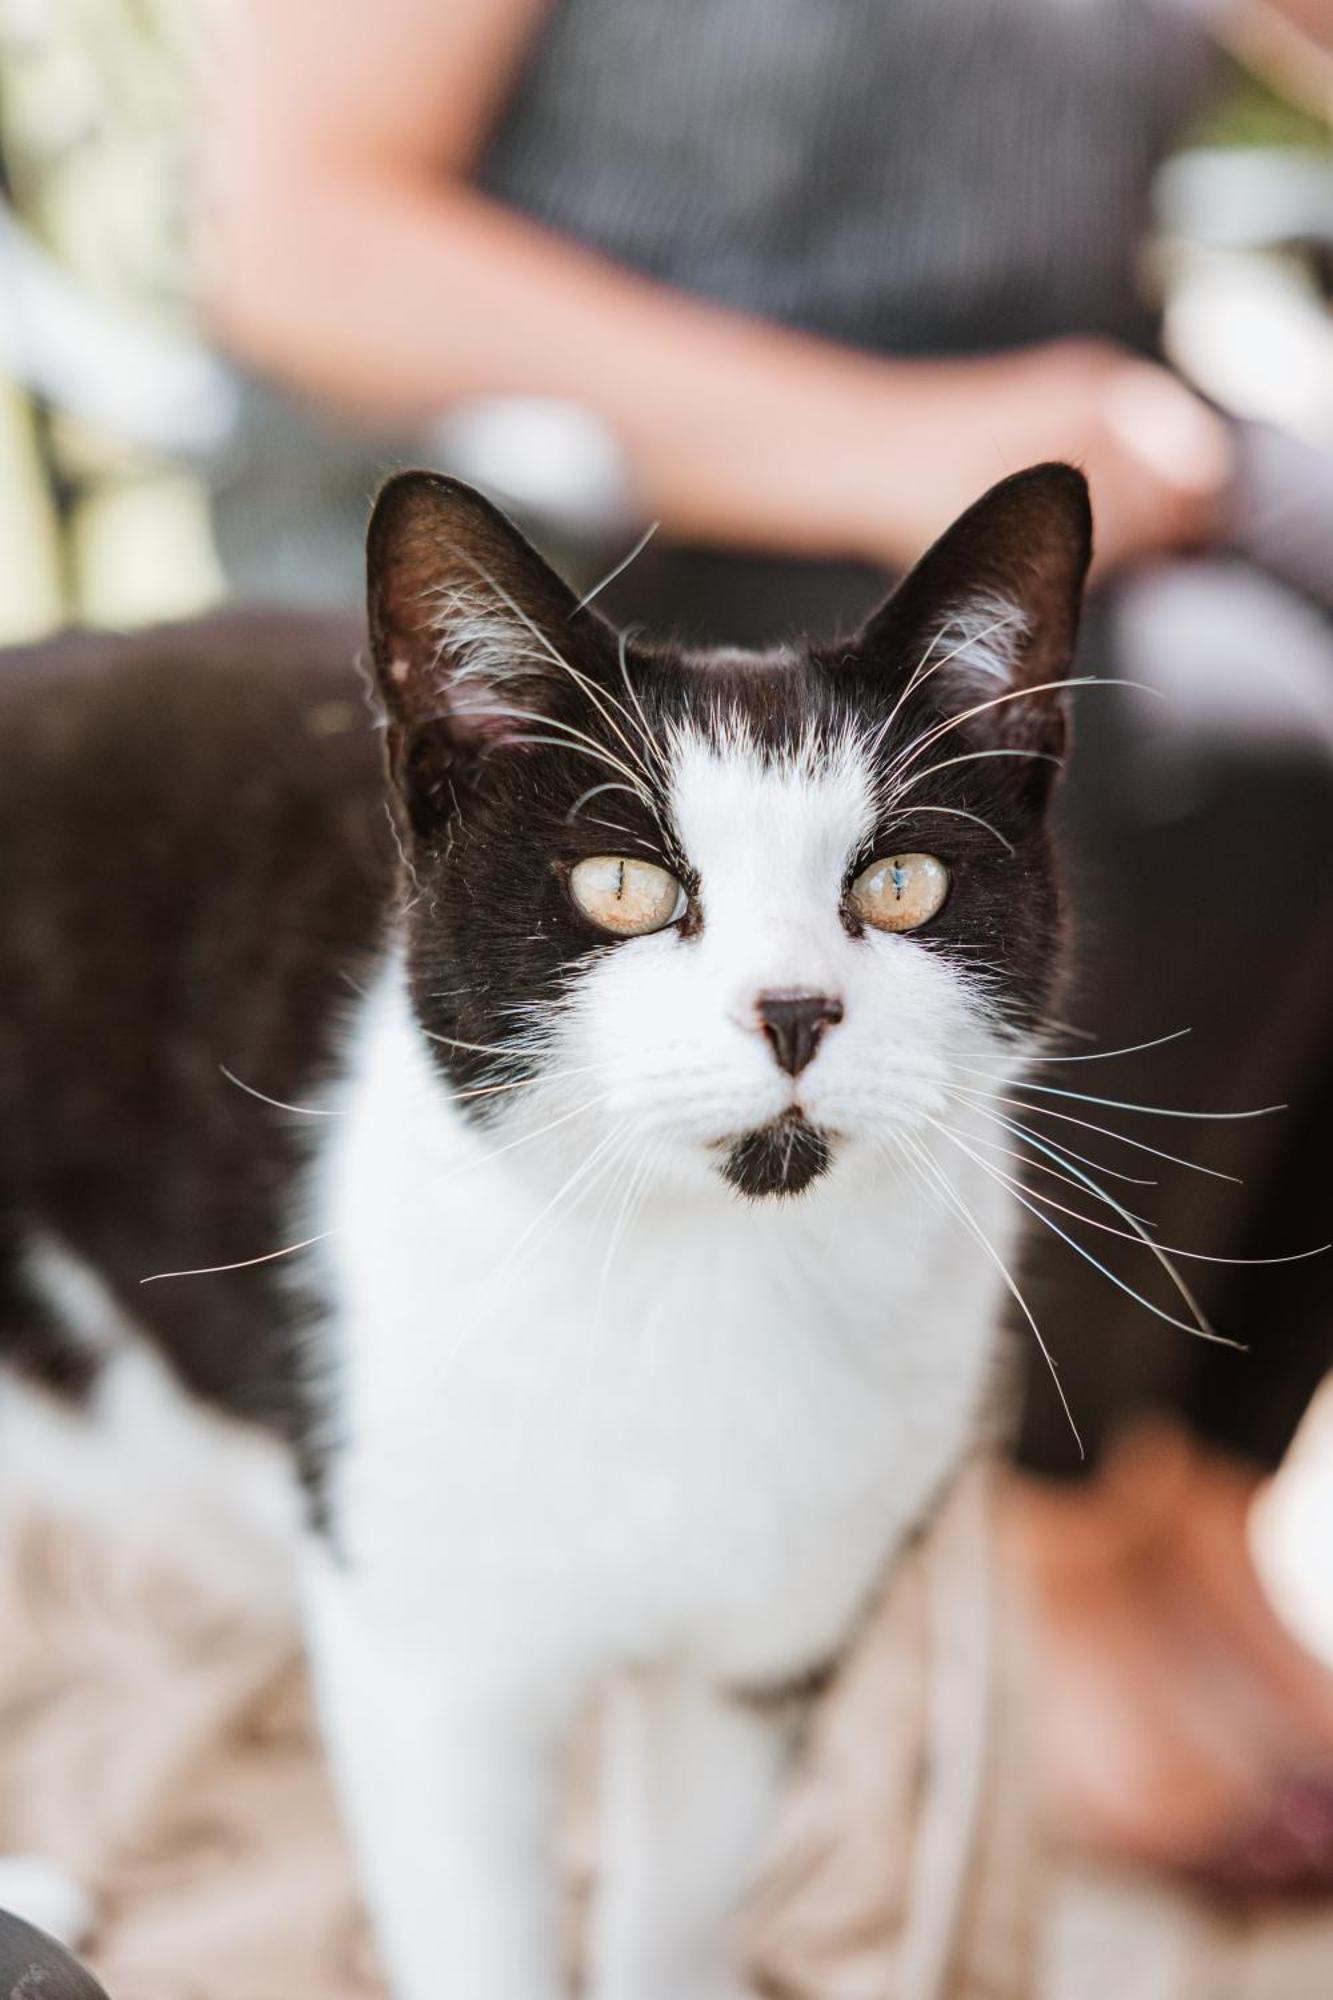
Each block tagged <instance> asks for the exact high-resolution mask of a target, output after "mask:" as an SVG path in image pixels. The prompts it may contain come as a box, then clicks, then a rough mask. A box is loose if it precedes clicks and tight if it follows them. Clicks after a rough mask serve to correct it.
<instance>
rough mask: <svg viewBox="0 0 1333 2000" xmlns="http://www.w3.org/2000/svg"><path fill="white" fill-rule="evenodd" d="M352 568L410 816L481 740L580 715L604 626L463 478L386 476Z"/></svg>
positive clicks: (484, 746) (489, 742)
mask: <svg viewBox="0 0 1333 2000" xmlns="http://www.w3.org/2000/svg"><path fill="white" fill-rule="evenodd" d="M366 570H367V578H366V581H367V601H368V614H369V624H370V644H371V652H372V655H373V658H374V663H375V672H376V676H377V678H378V681H379V688H380V694H381V697H382V699H383V702H384V708H385V714H386V718H387V724H388V739H389V742H388V747H389V765H390V770H391V773H392V775H393V777H394V779H395V781H396V782H397V783H398V785H399V787H400V789H401V790H402V791H403V793H404V794H405V796H406V798H407V803H408V806H409V810H410V811H412V813H413V815H414V816H415V815H416V812H417V809H418V808H420V809H421V810H422V812H424V813H425V815H426V816H427V817H429V815H430V811H431V801H432V799H433V798H436V799H438V798H439V797H440V796H441V795H442V793H443V792H444V791H445V790H446V789H447V786H446V783H445V781H446V779H448V778H451V777H454V776H456V775H457V774H458V773H459V771H460V769H461V768H462V767H464V766H467V765H469V764H475V763H476V762H477V760H478V759H479V758H480V757H481V756H482V755H483V754H485V753H489V752H493V751H495V750H500V749H514V750H518V749H521V748H522V747H523V745H524V743H525V742H531V741H532V740H533V738H534V737H535V738H541V736H542V735H543V732H544V730H545V728H546V725H547V724H548V723H550V722H551V721H553V720H555V719H557V718H563V719H564V720H565V721H566V722H569V723H574V722H576V721H583V720H584V718H583V716H582V715H581V714H580V711H581V710H583V709H586V707H587V704H588V699H589V696H588V689H589V687H590V686H591V685H592V684H593V682H594V681H595V678H596V675H597V673H598V671H599V668H600V665H601V656H602V654H603V653H604V651H605V649H606V645H607V634H608V627H607V626H606V625H605V623H604V621H603V620H602V619H601V618H599V617H598V616H597V614H596V613H595V612H593V611H588V610H584V609H582V608H581V607H580V605H579V602H578V600H577V599H576V597H575V596H574V593H573V591H572V590H570V588H569V586H568V585H567V584H565V583H563V582H562V581H561V579H560V578H559V577H558V576H557V575H556V573H555V571H554V570H553V569H551V567H550V566H549V564H548V563H546V562H545V561H544V560H543V559H542V557H541V556H540V555H538V553H537V551H536V549H534V548H533V546H532V544H531V543H530V542H529V541H528V540H527V538H526V537H525V536H524V535H522V534H521V533H520V532H519V530H518V529H517V528H516V527H515V526H514V524H513V522H512V521H510V520H508V519H507V518H506V516H505V515H504V514H502V513H501V512H500V510H499V508H498V507H493V506H492V505H491V503H490V501H489V500H486V499H484V498H483V496H482V495H481V494H480V493H477V492H475V491H474V490H473V488H472V487H470V486H465V485H464V484H463V482H462V481H461V480H458V479H448V478H446V477H444V476H443V475H442V474H438V473H431V472H404V473H400V474H399V475H398V477H397V478H395V479H391V480H390V481H389V483H388V485H387V486H385V487H384V489H383V491H382V492H381V493H380V496H379V498H378V500H377V501H376V503H375V510H374V513H373V514H372V516H371V521H370V528H369V532H368V534H367V538H366ZM584 726H586V722H585V724H584Z"/></svg>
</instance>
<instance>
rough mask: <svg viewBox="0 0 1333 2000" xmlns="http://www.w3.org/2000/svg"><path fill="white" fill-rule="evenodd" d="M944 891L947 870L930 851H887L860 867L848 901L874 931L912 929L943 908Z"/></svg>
mask: <svg viewBox="0 0 1333 2000" xmlns="http://www.w3.org/2000/svg"><path fill="white" fill-rule="evenodd" d="M948 893H949V871H948V869H947V868H946V867H945V865H944V863H943V862H942V861H937V860H936V859H935V856H934V855H933V854H888V855H885V857H884V858H883V860H881V861H872V862H871V864H870V866H869V867H868V868H863V869H862V871H861V873H860V874H859V875H858V876H857V878H856V880H855V881H854V882H853V884H852V887H851V898H850V900H851V905H852V908H853V909H854V910H855V911H856V914H857V916H858V917H860V918H862V919H863V920H864V922H866V923H868V924H873V925H874V926H875V929H876V930H877V931H915V930H920V928H921V926H922V924H925V923H929V921H930V919H931V918H932V917H933V916H935V915H936V913H937V912H938V911H939V910H941V909H943V907H944V899H945V897H946V896H947V895H948Z"/></svg>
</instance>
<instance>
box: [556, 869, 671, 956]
mask: <svg viewBox="0 0 1333 2000" xmlns="http://www.w3.org/2000/svg"><path fill="white" fill-rule="evenodd" d="M569 893H570V895H571V896H572V897H573V898H574V901H575V902H576V903H577V904H578V906H579V908H580V909H581V910H582V912H583V914H584V916H585V917H587V918H588V920H589V921H590V922H591V923H594V924H597V925H598V926H599V927H600V928H601V929H602V930H604V931H610V932H611V933H612V935H613V936H615V937H647V935H648V934H649V932H650V931H661V930H665V929H666V927H667V925H668V924H674V923H675V922H676V920H677V919H678V918H679V917H683V916H684V914H685V891H684V890H683V889H682V888H681V886H680V883H679V882H678V881H677V880H676V878H675V876H674V875H673V874H671V872H670V870H669V869H666V868H659V867H658V865H657V863H656V862H655V861H639V860H637V859H636V858H635V857H634V856H632V855H625V854H596V855H593V856H592V857H591V859H590V860H587V861H579V862H576V863H575V865H574V866H573V868H571V869H570V871H569Z"/></svg>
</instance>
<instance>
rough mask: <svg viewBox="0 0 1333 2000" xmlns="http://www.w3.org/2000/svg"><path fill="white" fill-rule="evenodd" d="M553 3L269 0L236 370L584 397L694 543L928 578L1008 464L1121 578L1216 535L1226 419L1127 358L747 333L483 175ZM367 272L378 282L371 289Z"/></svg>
mask: <svg viewBox="0 0 1333 2000" xmlns="http://www.w3.org/2000/svg"><path fill="white" fill-rule="evenodd" d="M540 11H541V8H540V5H539V4H538V0H451V4H450V5H449V6H447V7H441V6H438V5H436V4H435V0H381V4H379V5H377V6H376V7H374V8H369V9H368V8H365V7H363V6H361V5H360V4H359V0H326V4H325V5H324V7H323V8H322V9H321V14H320V32H319V34H318V36H312V35H311V33H310V16H309V10H308V8H306V7H304V6H302V5H301V4H300V0H243V4H241V5H240V6H238V8H237V9H236V10H235V20H234V23H233V33H232V38H231V44H230V49H229V52H228V58H227V61H226V62H225V63H223V64H221V65H218V66H217V68H216V73H215V81H214V90H215V97H214V99H213V101H212V102H211V103H210V105H209V106H208V107H207V110H208V115H207V116H206V117H205V120H204V132H205V141H204V154H203V162H202V167H203V182H202V187H203V194H202V196H201V202H200V210H201V214H202V215H203V217H204V220H205V224H206V227H205V228H204V229H203V230H202V232H201V240H202V242H203V243H204V244H205V246H206V249H205V256H204V266H205V289H206V293H207V296H208V298H209V300H210V302H211V310H212V314H213V318H214V321H215V324H216V327H217V329H218V331H219V333H220V335H221V336H222V338H223V339H224V341H225V342H226V344H227V345H229V346H230V347H231V348H232V349H233V351H235V352H237V353H238V354H240V355H241V356H243V357H244V358H247V359H249V360H250V361H251V362H252V363H253V364H254V365H255V366H257V367H259V368H260V369H262V370H264V371H265V372H268V373H271V374H273V375H276V376H278V377H280V378H282V377H285V378H287V379H289V380H291V381H293V382H296V383H299V384H300V385H301V386H302V387H303V388H305V389H306V390H308V391H313V392H314V393H316V394H319V395H323V396H325V397H327V398H329V399H330V400H331V401H332V402H334V403H336V404H338V405H340V406H342V407H343V408H345V409H349V410H360V411H362V412H364V413H365V414H366V415H367V416H368V417H372V418H378V419H380V420H391V421H393V422H395V423H403V422H406V423H414V422H423V421H426V420H428V419H430V418H431V417H433V416H435V415H437V414H438V413H439V412H440V411H441V410H442V409H444V408H445V407H446V406H448V405H449V404H450V403H452V402H455V401H457V400H458V399H460V398H464V397H467V396H471V395H477V394H488V395H490V394H503V393H525V394H533V393H536V394H542V395H553V396H563V397H570V398H573V399H574V400H576V401H579V402H581V403H583V404H584V405H585V406H588V407H591V408H592V409H594V410H595V411H596V412H597V413H598V414H599V415H600V416H602V417H603V418H604V419H605V420H606V421H607V422H608V424H609V425H610V426H611V428H612V430H613V431H614V432H615V434H616V435H617V436H618V437H619V438H620V440H621V441H622V443H623V445H624V447H625V449H626V450H627V452H628V454H629V459H630V464H631V467H632V470H633V475H634V478H635V480H636V481H637V485H638V488H639V494H640V498H641V500H642V503H643V506H644V508H645V510H646V511H647V512H649V513H650V514H653V515H656V516H658V517H660V518H661V519H662V520H663V521H664V522H665V524H666V525H667V527H668V528H669V530H670V531H671V532H672V533H674V534H678V535H680V536H683V537H692V538H697V539H699V540H703V541H712V542H718V543H723V544H732V545H737V544H740V545H750V546H757V547H764V548H768V549H774V550H780V551H792V552H800V553H804V554H815V555H820V554H824V555H844V556H847V555H850V556H860V557H865V558H869V559H871V560H877V561H880V562H887V563H888V564H890V565H891V566H894V567H900V566H902V565H903V564H905V563H906V562H908V561H910V560H911V559H912V558H913V557H915V556H916V555H917V554H919V553H920V550H921V549H922V547H923V546H924V545H925V544H926V543H927V542H928V541H929V540H930V539H931V537H932V536H933V535H934V534H935V532H936V531H937V530H938V529H939V528H940V527H942V526H943V525H944V524H945V523H946V522H947V521H948V520H949V519H951V518H952V517H953V515H954V514H955V513H956V512H957V511H958V510H959V509H960V508H961V507H963V506H965V505H966V504H967V502H968V501H969V500H970V499H971V498H972V497H973V496H974V495H975V494H977V493H978V492H980V491H982V490H983V489H984V488H985V487H986V486H988V485H989V484H990V483H991V482H992V481H993V480H994V479H996V478H998V477H1000V476H1001V475H1002V474H1003V473H1005V472H1007V471H1011V470H1014V469H1015V468H1017V467H1019V466H1022V465H1027V464H1031V463H1033V462H1035V461H1036V460H1039V459H1043V458H1052V457H1063V458H1068V459H1073V460H1075V461H1076V462H1078V463H1079V464H1081V465H1082V466H1083V467H1084V468H1085V469H1086V471H1087V472H1088V474H1089V477H1090V479H1091V481H1092V486H1093V492H1094V498H1095V502H1096V506H1097V519H1098V551H1099V561H1100V563H1101V565H1102V568H1103V569H1104V570H1111V569H1114V568H1116V567H1119V566H1121V565H1123V564H1125V563H1127V562H1131V561H1133V560H1134V559H1136V558H1139V557H1142V556H1146V555H1151V554H1153V553H1156V552H1158V551H1161V550H1163V549H1168V548H1176V547H1182V546H1186V545H1189V544H1191V543H1195V542H1198V541H1202V540H1206V539H1207V538H1208V537H1209V536H1210V534H1211V533H1212V532H1213V531H1214V530H1215V529H1216V527H1217V525H1218V523H1219V519H1220V516H1221V512H1222V509H1223V506H1224V498H1225V491H1226V485H1227V479H1228V475H1229V471H1230V450H1229V446H1228V441H1227V434H1226V431H1225V428H1224V426H1223V425H1222V424H1221V423H1220V422H1219V421H1218V420H1217V418H1216V417H1215V416H1214V415H1213V414H1212V413H1211V412H1210V411H1209V410H1207V409H1206V408H1205V406H1204V405H1203V404H1201V403H1200V402H1199V401H1198V400H1197V399H1196V398H1195V397H1194V396H1192V395H1191V394H1190V392H1189V391H1188V390H1187V389H1186V388H1184V387H1183V386H1182V385H1181V384H1180V383H1178V382H1177V381H1175V379H1174V378H1173V377H1172V376H1170V375H1169V374H1168V373H1167V372H1166V371H1165V370H1162V369H1158V368H1155V367H1152V366H1151V365H1149V364H1147V363H1145V362H1142V361H1140V360H1137V359H1135V358H1133V357H1131V356H1129V355H1127V354H1124V353H1122V352H1120V351H1118V350H1117V349H1116V348H1114V347H1113V346H1111V345H1109V344H1105V343H1100V342H1096V341H1087V340H1080V341H1062V342H1058V343H1055V344H1052V345H1049V346H1044V347H1040V348H1035V349H1030V350H1028V351H1025V352H1018V353H1014V354H1011V355H1007V356H1004V357H999V358H986V359H980V360H966V361H939V362H937V361H912V362H902V361H892V360H889V361H886V360H881V359H879V358H877V357H874V356H870V355H866V354H864V353H860V352H853V351H851V350H849V349H845V348H842V347H839V346H836V345H834V344H832V343H829V342H825V341H820V340H816V339H811V338H809V337H807V336H804V335H801V334H797V333H793V332H790V331H788V330H786V329H783V328H780V327H776V326H773V325H771V324H768V323H766V322H764V321H761V320H759V319H755V318H751V317H749V316H747V315H745V314H741V313H735V312H730V311H724V310H722V309H720V308H718V307H715V306H713V305H710V304H706V303H704V302H701V301H699V300H697V299H693V298H689V297H687V296H685V295H684V294H681V293H678V292H675V291H672V290H668V289H667V288H665V287H662V286H659V285H656V284H654V283H651V282H650V281H648V280H646V279H644V278H642V277H640V276H638V275H637V274H635V273H633V272H630V271H627V270H625V269H623V268H621V267H619V266H617V265H614V264H612V263H610V262H608V261H606V260H605V259H603V258H600V257H597V256H595V255H593V254H592V253H591V252H589V251H586V250H584V249H583V248H581V247H580V246H578V245H577V244H573V243H571V242H569V241H567V240H566V239H564V238H561V237H558V236H556V235H554V234H553V233H552V232H550V231H547V230H545V229H543V228H541V227H540V226H538V225H536V224H534V223H532V222H531V221H529V220H528V219H527V218H525V217H523V216H521V215H518V214H515V213H514V212H512V211H511V210H509V209H507V208H504V207H503V206H501V205H499V204H497V203H495V202H493V201H490V200H488V199H487V198H486V197H485V196H484V195H481V194H479V193H477V192H476V191H475V190H474V189H473V188H472V187H471V186H470V185H469V183H468V179H467V175H468V170H469V168H470V166H471V164H472V162H473V161H474V159H475V157H476V155H477V152H478V149H479V147H480V146H481V144H482V141H483V138H484V134H485V132H486V130H487V127H488V122H489V120H490V118H491V117H492V116H493V114H494V111H495V107H496V105H497V104H498V102H499V101H500V100H501V98H502V95H503V92H504V89H505V86H506V84H507V83H508V82H509V80H510V78H511V77H512V74H513V71H514V67H515V64H516V63H517V61H518V59H519V57H520V55H521V52H522V49H523V47H524V45H525V43H526V41H527V39H528V37H529V36H530V35H531V33H532V30H533V27H534V25H535V22H536V20H537V18H538V17H539V14H540ZM349 272H355V274H356V282H355V283H354V284H349V283H348V273H349Z"/></svg>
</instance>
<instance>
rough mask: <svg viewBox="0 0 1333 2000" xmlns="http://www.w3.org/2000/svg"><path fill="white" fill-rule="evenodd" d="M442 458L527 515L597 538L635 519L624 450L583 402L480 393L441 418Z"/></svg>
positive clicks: (433, 440) (438, 448)
mask: <svg viewBox="0 0 1333 2000" xmlns="http://www.w3.org/2000/svg"><path fill="white" fill-rule="evenodd" d="M429 445H430V449H431V453H432V456H433V457H434V459H435V460H436V462H437V463H438V464H440V465H442V466H445V467H447V468H448V470H449V471H450V472H454V473H457V474H458V476H459V478H460V479H466V480H467V481H469V483H470V484H471V485H473V486H479V487H481V488H482V490H483V491H484V492H486V493H490V494H492V495H493V496H494V498H495V499H497V500H498V501H499V502H500V503H501V504H502V505H503V506H505V507H507V508H509V509H510V510H511V511H512V512H513V513H516V514H518V515H520V516H526V517H529V518H531V517H536V518H537V519H538V520H545V521H551V522H558V523H559V524H560V527H561V529H562V530H563V532H564V533H565V534H567V535H573V536H579V537H584V536H586V537H587V538H588V539H589V540H590V541H592V540H601V539H603V538H605V537H607V536H613V535H618V534H622V533H623V532H624V531H625V529H626V528H627V527H628V526H630V525H631V524H632V523H633V522H634V521H635V520H636V510H635V505H634V496H633V490H632V487H631V483H630V478H629V472H628V468H627V466H626V462H625V454H624V452H623V451H622V450H621V448H620V446H619V444H618V443H617V441H616V439H615V436H614V434H613V433H612V431H611V430H610V428H609V427H608V426H607V425H606V424H604V423H603V422H602V420H601V419H600V418H599V417H596V416H594V415H593V413H592V411H590V410H587V409H584V408H583V406H582V405H581V404H579V403H570V402H565V401H562V400H560V399H558V398H556V397H549V396H479V397H476V398H474V399H473V400H472V401H470V402H466V403H461V404H459V405H458V407H457V408H456V409H453V410H451V411H449V412H448V414H447V415H445V416H443V417H441V419H440V420H439V422H438V424H437V425H436V426H435V428H434V430H433V431H432V432H431V434H430V438H429Z"/></svg>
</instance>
